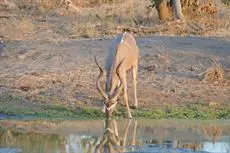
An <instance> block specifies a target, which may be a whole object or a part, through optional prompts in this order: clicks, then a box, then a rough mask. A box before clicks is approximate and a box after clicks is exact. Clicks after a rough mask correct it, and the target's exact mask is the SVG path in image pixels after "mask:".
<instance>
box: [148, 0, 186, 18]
mask: <svg viewBox="0 0 230 153" xmlns="http://www.w3.org/2000/svg"><path fill="white" fill-rule="evenodd" d="M152 3H153V5H152V6H153V7H156V9H157V12H158V16H159V19H160V20H168V19H170V18H171V17H172V16H173V14H174V16H175V17H176V19H178V20H184V15H183V12H182V8H181V0H152Z"/></svg>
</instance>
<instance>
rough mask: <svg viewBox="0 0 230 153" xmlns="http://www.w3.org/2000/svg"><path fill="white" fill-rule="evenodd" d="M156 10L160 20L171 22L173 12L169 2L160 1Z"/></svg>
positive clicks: (165, 0)
mask: <svg viewBox="0 0 230 153" xmlns="http://www.w3.org/2000/svg"><path fill="white" fill-rule="evenodd" d="M156 9H157V13H158V17H159V19H160V20H169V19H170V18H171V17H172V11H171V9H170V6H169V4H168V3H167V0H160V1H159V3H157V4H156Z"/></svg>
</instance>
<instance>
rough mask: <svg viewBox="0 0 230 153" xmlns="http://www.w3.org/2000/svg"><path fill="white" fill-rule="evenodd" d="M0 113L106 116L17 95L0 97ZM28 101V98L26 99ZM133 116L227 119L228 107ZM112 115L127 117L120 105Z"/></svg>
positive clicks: (144, 112)
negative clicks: (38, 101) (29, 101)
mask: <svg viewBox="0 0 230 153" xmlns="http://www.w3.org/2000/svg"><path fill="white" fill-rule="evenodd" d="M0 98H1V99H0V102H1V105H0V115H3V114H4V115H6V116H7V115H9V116H15V117H18V116H20V118H22V119H23V117H27V118H28V117H32V118H42V119H69V120H73V119H101V118H105V115H104V113H102V112H101V109H100V108H90V107H78V108H70V107H65V106H63V105H25V104H24V102H23V101H25V100H24V99H21V98H18V97H12V96H10V97H7V99H6V98H4V97H0ZM27 103H28V102H27ZM132 115H133V117H135V118H146V119H168V118H176V119H204V120H206V119H230V107H223V106H208V105H204V104H203V105H201V104H191V105H186V106H183V107H182V106H181V107H175V106H173V107H167V108H166V107H164V108H154V109H144V108H141V109H137V110H132ZM113 116H114V117H115V118H125V117H127V111H126V108H125V107H119V108H118V109H117V111H116V112H114V113H113Z"/></svg>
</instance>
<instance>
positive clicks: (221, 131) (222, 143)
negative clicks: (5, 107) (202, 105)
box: [0, 120, 230, 153]
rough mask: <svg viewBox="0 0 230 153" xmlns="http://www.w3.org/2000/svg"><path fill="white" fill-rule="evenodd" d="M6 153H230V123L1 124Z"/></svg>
mask: <svg viewBox="0 0 230 153" xmlns="http://www.w3.org/2000/svg"><path fill="white" fill-rule="evenodd" d="M0 133H1V134H0V147H1V149H0V153H2V152H7V153H8V152H12V153H13V152H22V153H117V152H119V153H122V152H136V153H168V152H172V153H188V152H203V153H204V152H211V153H230V121H184V120H90V121H37V120H34V121H13V120H2V121H0Z"/></svg>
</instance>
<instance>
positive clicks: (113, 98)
mask: <svg viewBox="0 0 230 153" xmlns="http://www.w3.org/2000/svg"><path fill="white" fill-rule="evenodd" d="M95 63H96V64H97V66H98V68H99V70H100V74H99V76H98V78H97V83H96V86H97V90H98V91H99V93H100V94H101V95H102V97H103V98H104V100H103V109H102V111H103V112H105V113H106V116H107V117H111V116H112V113H113V111H114V110H115V108H116V105H117V99H118V96H119V94H120V92H121V90H122V86H123V82H122V79H121V75H120V67H121V64H122V63H123V60H122V61H121V62H120V63H119V64H118V66H117V68H116V74H117V76H118V78H119V80H120V85H119V87H117V88H116V89H115V91H114V92H113V94H111V95H108V94H107V93H106V92H105V91H104V90H103V89H102V86H101V83H100V82H101V81H102V79H103V75H104V73H105V71H104V69H103V68H102V67H101V66H100V65H99V64H98V62H97V59H96V56H95Z"/></svg>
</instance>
